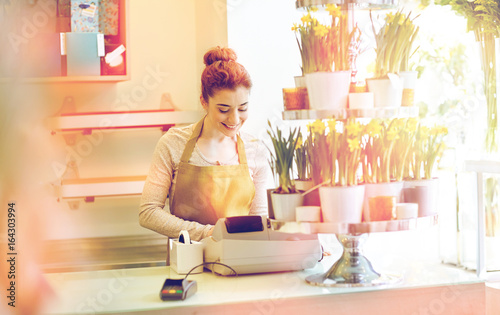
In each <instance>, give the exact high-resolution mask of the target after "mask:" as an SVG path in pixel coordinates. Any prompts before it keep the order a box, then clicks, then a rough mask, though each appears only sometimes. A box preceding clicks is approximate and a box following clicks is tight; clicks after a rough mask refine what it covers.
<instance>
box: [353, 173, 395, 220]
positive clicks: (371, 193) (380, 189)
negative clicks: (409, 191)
mask: <svg viewBox="0 0 500 315" xmlns="http://www.w3.org/2000/svg"><path fill="white" fill-rule="evenodd" d="M403 185H404V182H402V181H400V182H389V183H375V184H365V198H364V201H363V218H364V220H365V221H367V222H369V221H370V206H369V200H370V198H373V197H378V196H393V197H395V198H396V203H400V202H401V201H402V200H403V199H402V190H403Z"/></svg>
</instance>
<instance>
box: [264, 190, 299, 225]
mask: <svg viewBox="0 0 500 315" xmlns="http://www.w3.org/2000/svg"><path fill="white" fill-rule="evenodd" d="M271 201H272V203H273V211H274V218H275V219H276V220H278V221H295V209H296V208H297V207H299V206H302V203H303V201H304V196H302V194H300V193H295V194H277V193H274V192H272V193H271Z"/></svg>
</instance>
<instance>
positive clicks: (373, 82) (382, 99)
mask: <svg viewBox="0 0 500 315" xmlns="http://www.w3.org/2000/svg"><path fill="white" fill-rule="evenodd" d="M410 15H411V13H409V14H408V15H406V14H404V13H403V12H402V11H398V12H396V13H395V14H392V13H388V14H387V15H386V16H385V24H384V25H383V26H382V27H381V28H380V29H379V30H378V32H377V31H376V30H375V23H374V21H373V17H372V15H371V12H370V19H371V22H372V29H373V33H374V34H375V43H376V48H375V53H376V58H375V74H374V77H373V78H371V79H367V81H366V82H367V86H368V91H370V92H373V93H374V98H375V100H374V105H375V107H398V106H401V101H402V95H403V84H404V80H401V79H400V78H399V76H398V73H399V72H400V71H401V66H402V65H403V68H404V69H405V71H406V70H407V69H408V60H409V57H410V55H411V54H412V45H413V42H414V40H415V38H416V35H417V33H418V27H416V26H415V25H414V23H413V21H414V19H411V18H410Z"/></svg>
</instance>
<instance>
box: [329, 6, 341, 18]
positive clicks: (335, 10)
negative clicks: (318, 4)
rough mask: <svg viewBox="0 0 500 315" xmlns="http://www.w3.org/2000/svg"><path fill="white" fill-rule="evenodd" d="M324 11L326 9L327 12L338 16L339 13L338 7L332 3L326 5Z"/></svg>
mask: <svg viewBox="0 0 500 315" xmlns="http://www.w3.org/2000/svg"><path fill="white" fill-rule="evenodd" d="M326 11H328V13H329V14H330V15H331V16H333V17H337V16H340V14H341V12H340V7H338V6H337V5H335V4H332V3H329V4H327V5H326Z"/></svg>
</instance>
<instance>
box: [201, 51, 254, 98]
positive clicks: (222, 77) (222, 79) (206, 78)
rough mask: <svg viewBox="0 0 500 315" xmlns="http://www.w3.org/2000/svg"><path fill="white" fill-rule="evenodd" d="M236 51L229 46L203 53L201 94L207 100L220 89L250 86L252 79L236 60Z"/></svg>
mask: <svg viewBox="0 0 500 315" xmlns="http://www.w3.org/2000/svg"><path fill="white" fill-rule="evenodd" d="M236 58H237V56H236V53H235V52H234V50H232V49H231V48H227V47H219V46H217V47H215V48H212V49H210V50H209V51H207V52H206V53H205V56H204V57H203V61H204V62H205V65H206V67H205V70H203V73H202V74H201V96H202V97H203V100H205V101H206V102H208V99H209V98H210V97H213V96H214V94H215V93H217V92H218V91H220V90H224V89H228V90H235V89H236V88H237V87H240V86H244V87H246V88H247V89H250V88H251V87H252V80H251V79H250V75H249V74H248V72H247V70H246V69H245V67H243V66H242V65H241V64H239V63H238V62H236Z"/></svg>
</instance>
